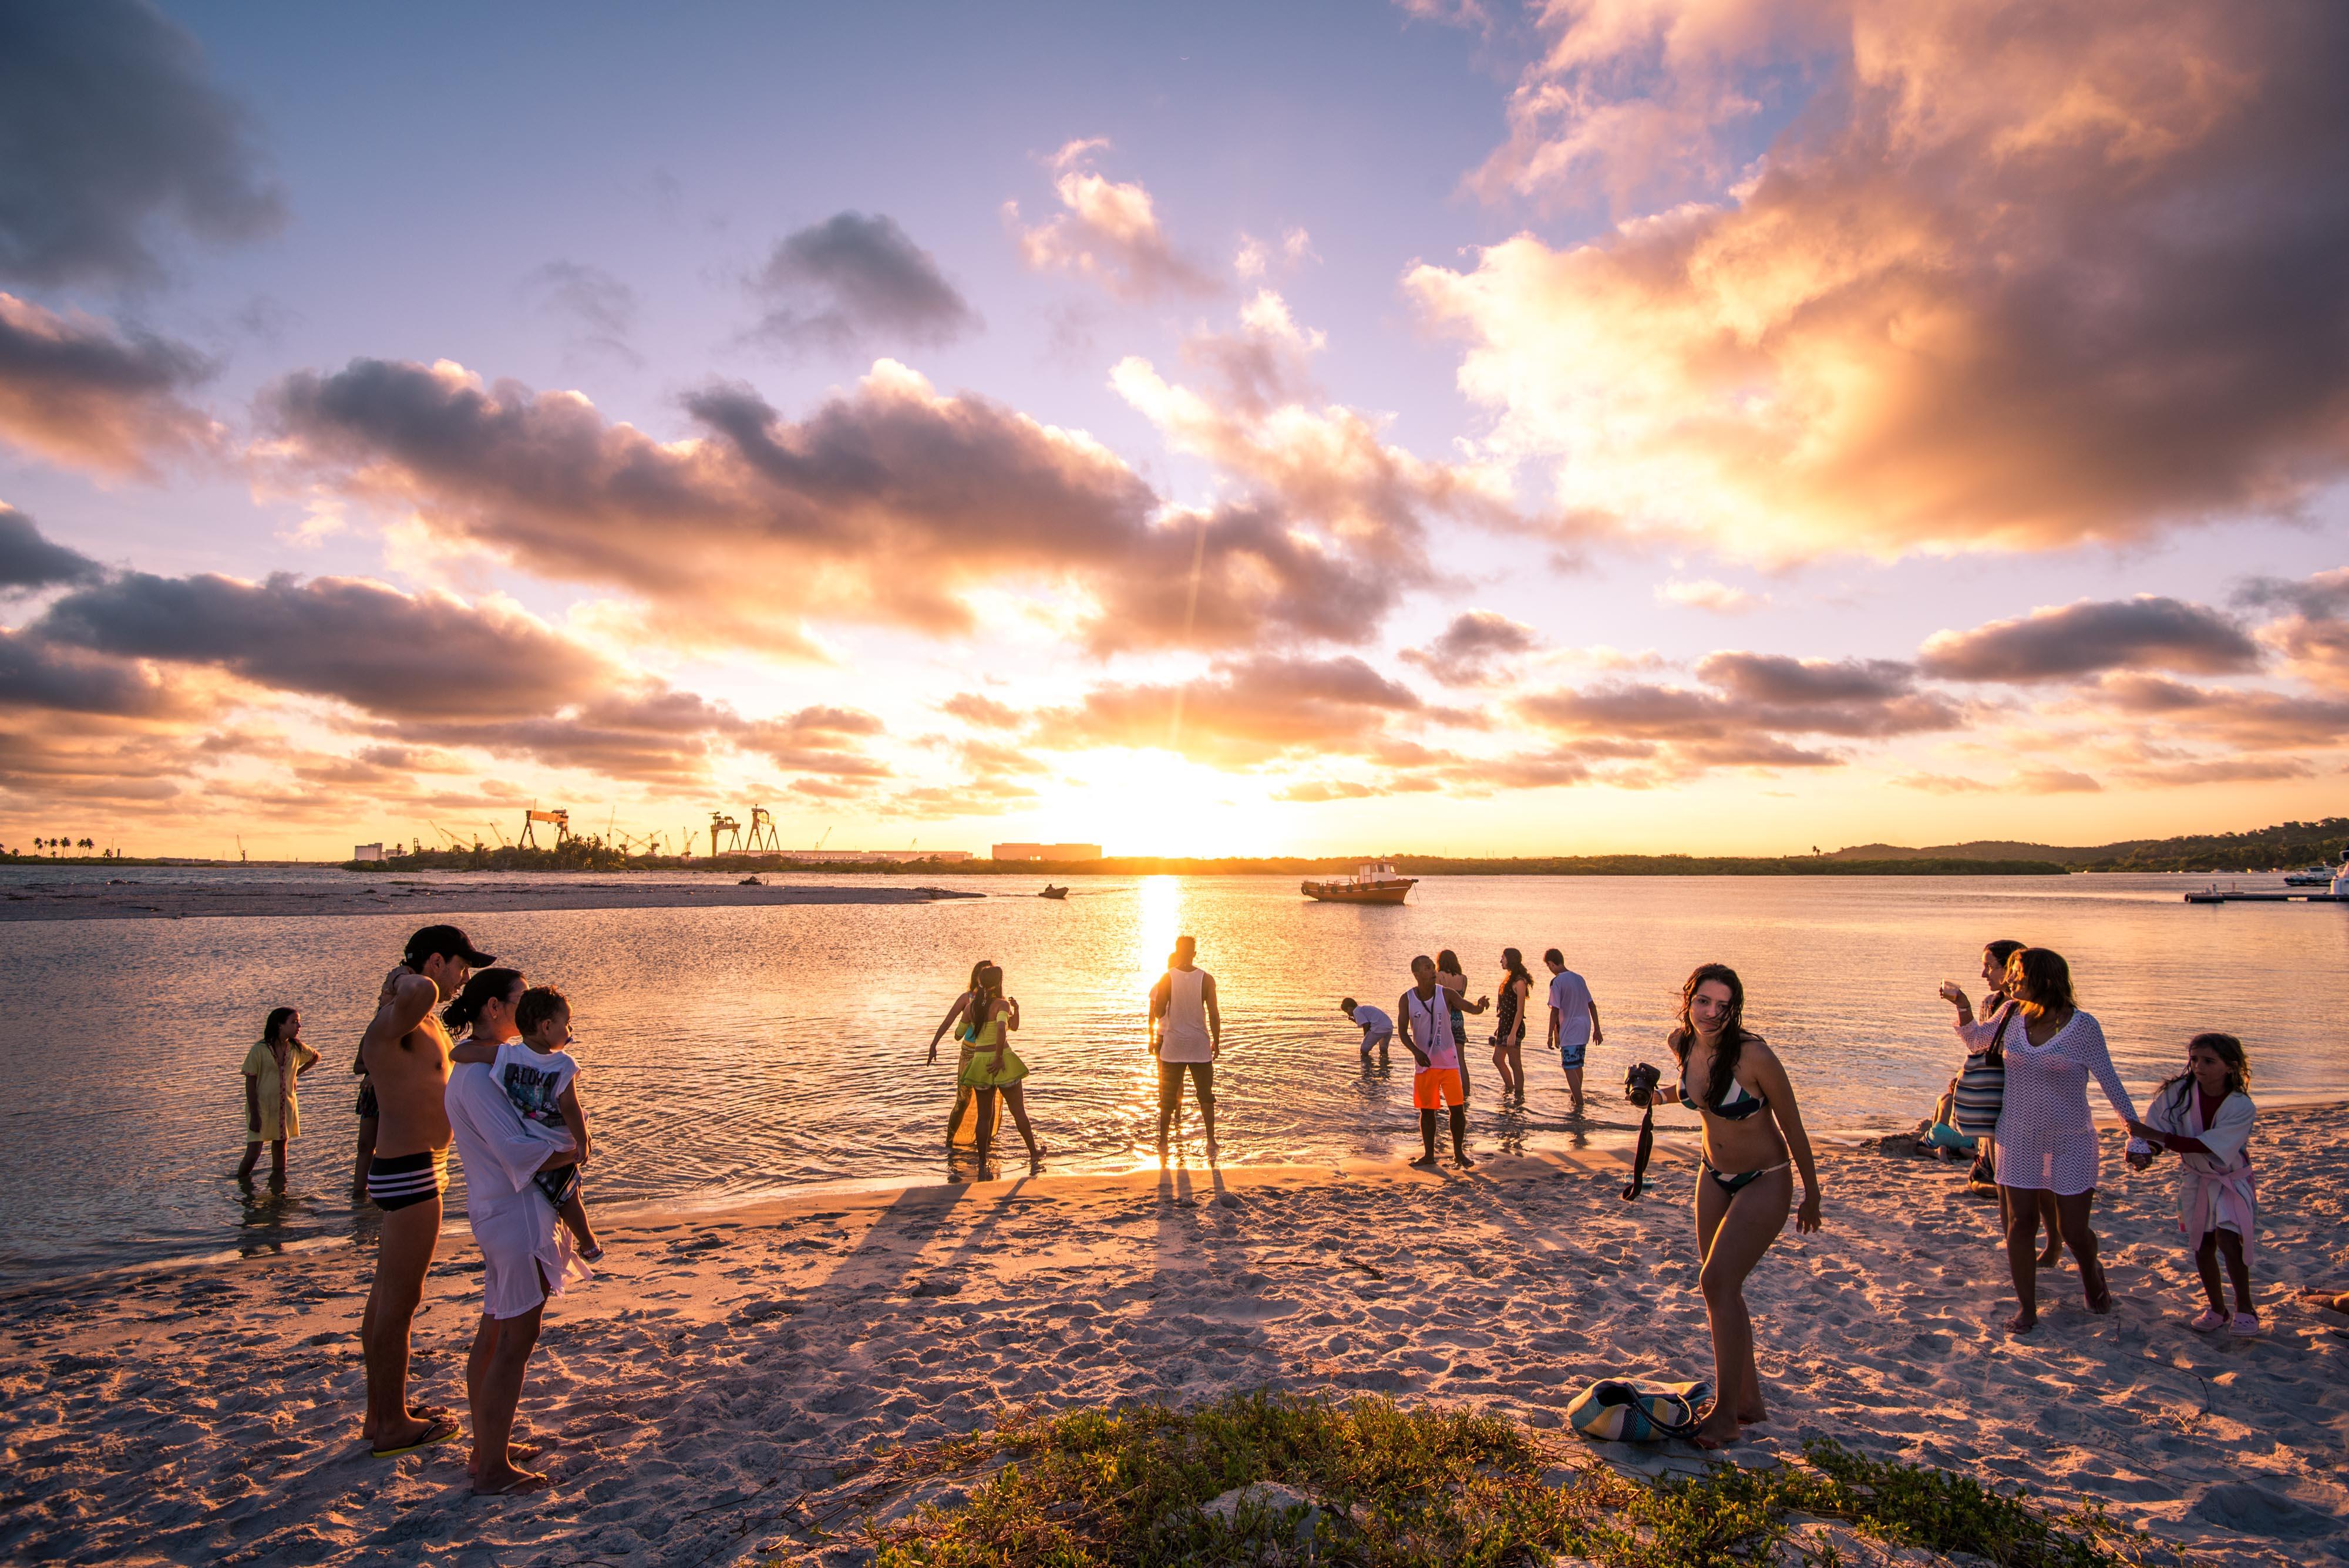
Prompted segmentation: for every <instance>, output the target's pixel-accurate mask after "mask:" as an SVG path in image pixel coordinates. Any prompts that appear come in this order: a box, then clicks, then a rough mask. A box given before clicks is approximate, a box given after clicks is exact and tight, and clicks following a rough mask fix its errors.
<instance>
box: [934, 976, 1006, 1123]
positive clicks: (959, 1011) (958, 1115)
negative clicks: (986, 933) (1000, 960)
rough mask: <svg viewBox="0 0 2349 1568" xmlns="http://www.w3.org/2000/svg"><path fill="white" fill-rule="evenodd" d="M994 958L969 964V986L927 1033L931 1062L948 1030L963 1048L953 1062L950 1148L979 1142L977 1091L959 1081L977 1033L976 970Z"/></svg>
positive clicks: (936, 1057)
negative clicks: (952, 1109)
mask: <svg viewBox="0 0 2349 1568" xmlns="http://www.w3.org/2000/svg"><path fill="white" fill-rule="evenodd" d="M993 962H994V960H993V959H981V960H979V961H978V962H977V963H975V964H973V965H971V966H970V984H969V986H968V988H966V989H965V990H964V992H963V993H962V994H961V995H960V996H957V997H956V998H955V999H954V1005H953V1006H952V1007H949V1008H947V1015H946V1017H945V1018H944V1019H942V1020H940V1021H939V1023H938V1026H937V1027H936V1029H934V1030H932V1031H931V1032H930V1058H929V1059H930V1061H931V1062H932V1063H936V1061H937V1059H938V1042H939V1041H941V1040H943V1039H945V1038H946V1033H947V1030H949V1029H951V1030H953V1031H954V1032H955V1042H956V1044H958V1045H960V1046H961V1047H962V1055H961V1058H960V1060H958V1061H957V1062H956V1063H955V1105H954V1112H953V1114H952V1115H950V1116H947V1147H948V1148H950V1149H951V1148H953V1147H956V1146H957V1145H958V1144H976V1143H977V1142H978V1091H977V1090H975V1089H973V1088H972V1087H971V1086H970V1085H968V1084H966V1083H964V1082H963V1081H962V1075H963V1071H964V1069H966V1068H968V1066H969V1065H970V1040H971V1036H972V1035H973V1034H976V1033H978V1017H977V1016H976V1014H975V1012H974V1011H973V1008H974V1004H975V1003H976V1002H978V977H979V973H980V971H983V970H985V969H986V968H987V966H988V964H990V963H993Z"/></svg>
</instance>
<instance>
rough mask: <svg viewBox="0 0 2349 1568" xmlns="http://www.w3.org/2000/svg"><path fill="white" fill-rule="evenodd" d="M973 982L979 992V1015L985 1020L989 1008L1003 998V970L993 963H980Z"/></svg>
mask: <svg viewBox="0 0 2349 1568" xmlns="http://www.w3.org/2000/svg"><path fill="white" fill-rule="evenodd" d="M971 984H972V985H973V986H974V987H975V988H976V989H977V990H978V1008H979V1012H978V1016H979V1017H980V1019H981V1020H984V1019H985V1018H986V1017H987V1013H988V1009H989V1008H992V1007H993V1006H994V1005H995V1004H996V1003H997V1002H1000V1001H1002V1000H1003V971H1002V970H1000V969H999V968H997V967H996V966H995V965H994V964H992V963H983V964H980V965H979V966H978V972H977V973H976V974H974V975H972V976H971Z"/></svg>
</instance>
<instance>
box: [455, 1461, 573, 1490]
mask: <svg viewBox="0 0 2349 1568" xmlns="http://www.w3.org/2000/svg"><path fill="white" fill-rule="evenodd" d="M553 1485H554V1482H553V1481H552V1480H548V1479H547V1478H546V1477H544V1476H543V1475H540V1474H539V1473H538V1472H537V1471H535V1470H518V1469H514V1468H513V1467H512V1465H508V1466H506V1467H505V1468H504V1469H501V1470H498V1471H495V1472H494V1473H492V1474H491V1475H487V1476H476V1477H474V1478H473V1495H474V1496H475V1497H525V1496H528V1495H529V1494H530V1493H532V1492H534V1491H544V1490H546V1489H547V1488H549V1487H551V1486H553Z"/></svg>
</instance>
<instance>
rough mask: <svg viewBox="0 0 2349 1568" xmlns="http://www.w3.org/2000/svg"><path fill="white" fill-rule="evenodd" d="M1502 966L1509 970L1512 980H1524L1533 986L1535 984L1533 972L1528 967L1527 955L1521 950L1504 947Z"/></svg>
mask: <svg viewBox="0 0 2349 1568" xmlns="http://www.w3.org/2000/svg"><path fill="white" fill-rule="evenodd" d="M1501 967H1502V968H1503V969H1505V970H1507V971H1509V978H1510V979H1511V980H1521V981H1525V982H1526V985H1527V986H1531V985H1532V984H1533V982H1534V977H1533V973H1532V971H1529V970H1527V969H1526V955H1525V954H1523V953H1521V952H1519V951H1518V950H1516V949H1515V948H1503V949H1502V950H1501Z"/></svg>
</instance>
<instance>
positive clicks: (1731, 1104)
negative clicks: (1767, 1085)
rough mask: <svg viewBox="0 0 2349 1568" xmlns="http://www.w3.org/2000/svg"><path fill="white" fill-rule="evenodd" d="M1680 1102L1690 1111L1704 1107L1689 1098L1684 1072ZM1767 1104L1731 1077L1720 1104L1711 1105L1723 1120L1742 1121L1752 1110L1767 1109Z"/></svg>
mask: <svg viewBox="0 0 2349 1568" xmlns="http://www.w3.org/2000/svg"><path fill="white" fill-rule="evenodd" d="M1681 1104H1682V1105H1684V1106H1687V1107H1688V1108H1689V1109H1691V1110H1692V1111H1701V1110H1702V1109H1704V1107H1703V1106H1700V1105H1698V1104H1697V1103H1696V1102H1695V1101H1694V1100H1692V1099H1690V1098H1689V1092H1688V1075H1687V1074H1686V1073H1685V1072H1683V1073H1682V1075H1681ZM1769 1104H1770V1102H1769V1101H1767V1100H1765V1099H1764V1098H1762V1096H1759V1095H1749V1094H1747V1093H1746V1092H1745V1085H1743V1084H1741V1083H1739V1082H1738V1081H1737V1080H1736V1079H1735V1078H1734V1077H1733V1078H1731V1079H1730V1080H1729V1093H1728V1094H1726V1095H1724V1096H1722V1101H1721V1104H1719V1105H1717V1106H1713V1115H1715V1116H1719V1117H1720V1118H1721V1119H1722V1120H1723V1121H1725V1122H1742V1121H1744V1119H1745V1118H1746V1117H1748V1116H1752V1115H1753V1114H1754V1112H1756V1111H1760V1110H1764V1109H1767V1108H1768V1106H1769Z"/></svg>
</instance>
